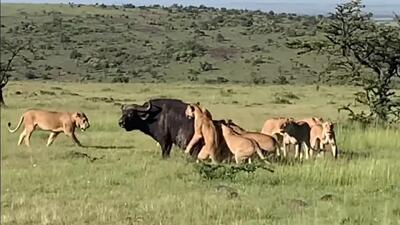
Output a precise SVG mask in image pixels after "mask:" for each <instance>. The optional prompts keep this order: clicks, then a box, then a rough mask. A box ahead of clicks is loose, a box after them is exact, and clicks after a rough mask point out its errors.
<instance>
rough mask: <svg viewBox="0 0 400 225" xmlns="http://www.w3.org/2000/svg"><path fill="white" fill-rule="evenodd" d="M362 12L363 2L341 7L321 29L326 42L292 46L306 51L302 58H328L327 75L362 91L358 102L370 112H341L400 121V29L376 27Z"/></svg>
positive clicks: (359, 117) (355, 0)
mask: <svg viewBox="0 0 400 225" xmlns="http://www.w3.org/2000/svg"><path fill="white" fill-rule="evenodd" d="M363 8H364V5H362V4H361V0H352V1H351V2H348V3H344V4H341V5H338V6H337V7H336V12H335V13H331V14H330V16H329V18H327V20H326V21H325V22H324V23H323V25H322V26H321V29H322V31H323V33H324V36H325V39H324V40H322V41H306V42H302V41H297V42H295V43H291V44H292V47H293V46H295V47H299V48H302V49H303V50H304V51H303V52H300V54H301V53H306V52H310V51H315V50H317V51H319V52H321V53H323V54H325V55H329V56H330V60H329V61H330V62H329V65H328V68H327V71H326V72H327V74H329V75H333V74H332V72H335V74H336V75H337V74H339V76H341V78H345V79H348V81H349V82H350V83H351V84H354V85H357V86H361V87H362V88H363V91H361V92H357V93H355V96H356V97H355V100H356V101H357V102H359V103H361V104H363V105H365V106H367V107H368V108H369V112H364V111H361V112H359V113H356V112H354V111H353V109H352V108H351V107H350V105H347V106H344V107H341V108H340V109H339V110H346V111H348V112H349V113H350V116H351V117H352V118H355V119H357V120H361V121H363V122H379V123H388V122H393V121H398V120H399V119H400V101H399V100H396V96H395V92H394V90H393V86H394V82H395V78H396V77H400V27H399V26H391V25H381V24H377V23H375V22H374V21H372V20H371V16H372V14H371V13H364V12H363ZM399 25H400V23H399Z"/></svg>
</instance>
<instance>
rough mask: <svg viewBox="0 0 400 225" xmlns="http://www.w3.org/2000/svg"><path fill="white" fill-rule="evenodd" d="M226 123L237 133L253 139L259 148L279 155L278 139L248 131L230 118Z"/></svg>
mask: <svg viewBox="0 0 400 225" xmlns="http://www.w3.org/2000/svg"><path fill="white" fill-rule="evenodd" d="M227 125H228V127H229V128H231V129H232V130H233V131H234V132H236V133H237V134H240V135H241V136H242V137H246V138H251V139H253V140H255V141H256V142H257V143H258V145H259V146H260V148H261V150H263V151H265V152H267V153H274V152H275V153H276V154H277V155H278V156H279V149H280V145H279V143H278V141H277V140H276V139H275V138H273V137H272V136H270V135H267V134H262V133H258V132H249V131H246V130H245V129H243V128H241V127H240V126H238V125H237V124H235V123H234V122H233V121H232V120H230V119H229V120H228V121H227Z"/></svg>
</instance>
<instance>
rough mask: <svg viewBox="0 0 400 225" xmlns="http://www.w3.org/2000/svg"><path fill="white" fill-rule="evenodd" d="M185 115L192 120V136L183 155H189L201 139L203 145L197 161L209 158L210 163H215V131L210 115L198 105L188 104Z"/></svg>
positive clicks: (216, 141)
mask: <svg viewBox="0 0 400 225" xmlns="http://www.w3.org/2000/svg"><path fill="white" fill-rule="evenodd" d="M185 115H186V116H187V117H188V118H194V134H193V137H192V139H191V140H190V142H189V144H188V145H187V147H186V149H185V153H190V150H191V149H192V147H193V146H194V145H195V144H196V143H197V142H198V141H199V140H200V139H201V138H203V139H204V145H203V147H202V148H201V150H200V152H199V154H198V156H197V159H198V160H206V159H207V158H208V157H210V158H211V161H212V163H216V162H217V160H216V153H217V143H218V140H217V137H218V136H217V131H216V128H215V126H214V123H213V121H212V119H211V118H212V116H211V113H210V112H209V111H208V110H207V111H206V110H205V109H204V108H203V110H202V108H200V106H199V105H198V104H189V105H188V106H187V108H186V110H185Z"/></svg>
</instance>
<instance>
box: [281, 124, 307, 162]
mask: <svg viewBox="0 0 400 225" xmlns="http://www.w3.org/2000/svg"><path fill="white" fill-rule="evenodd" d="M280 129H281V133H282V134H283V148H284V151H286V145H288V144H294V145H295V158H297V157H298V156H299V152H300V159H302V158H303V152H304V153H305V157H306V159H309V150H310V149H311V145H310V129H311V128H310V126H309V125H308V124H307V123H306V122H295V121H286V122H284V123H283V124H281V126H280Z"/></svg>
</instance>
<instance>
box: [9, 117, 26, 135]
mask: <svg viewBox="0 0 400 225" xmlns="http://www.w3.org/2000/svg"><path fill="white" fill-rule="evenodd" d="M23 121H24V115H22V116H21V118H20V119H19V122H18V125H17V127H16V128H14V129H13V130H12V129H11V122H8V131H10V132H11V133H14V132H15V131H17V130H18V129H19V127H20V126H21V124H22V122H23Z"/></svg>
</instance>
